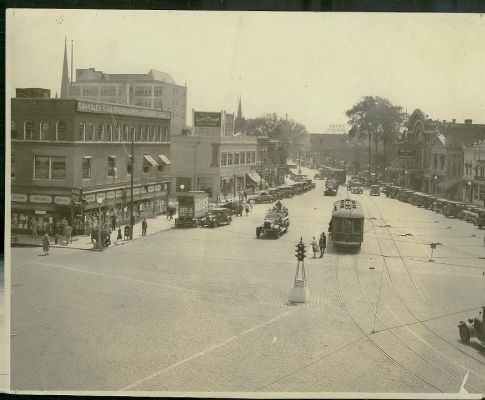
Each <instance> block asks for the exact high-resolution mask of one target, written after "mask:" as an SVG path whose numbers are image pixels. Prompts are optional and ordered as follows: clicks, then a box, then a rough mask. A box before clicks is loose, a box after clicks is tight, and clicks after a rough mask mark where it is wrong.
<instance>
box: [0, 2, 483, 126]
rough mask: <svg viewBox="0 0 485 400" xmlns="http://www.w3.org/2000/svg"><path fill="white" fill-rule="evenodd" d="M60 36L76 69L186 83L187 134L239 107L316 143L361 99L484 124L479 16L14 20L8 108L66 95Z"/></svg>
mask: <svg viewBox="0 0 485 400" xmlns="http://www.w3.org/2000/svg"><path fill="white" fill-rule="evenodd" d="M65 37H67V40H68V44H69V46H68V47H69V49H68V50H69V52H70V41H71V40H72V41H74V70H75V69H76V68H89V67H94V68H96V69H97V70H101V71H103V72H106V73H147V72H148V71H149V70H150V69H152V68H153V69H157V70H160V71H164V72H168V73H169V74H171V75H172V77H173V78H174V79H175V81H176V82H177V83H178V84H180V85H185V84H186V85H187V95H188V99H187V110H188V111H187V114H188V115H187V124H188V125H191V124H192V121H191V110H192V109H196V110H200V111H219V110H223V109H224V110H227V111H228V112H234V111H236V110H237V99H238V97H239V96H241V99H242V111H243V115H244V117H246V118H254V117H257V116H261V115H262V114H264V113H266V112H275V113H277V114H278V115H280V116H282V117H284V116H285V114H288V118H289V119H293V120H295V121H298V122H300V123H302V124H304V125H305V126H306V127H307V130H308V131H309V132H311V133H322V132H326V131H327V128H328V126H329V125H330V124H345V123H347V118H346V117H345V111H346V110H348V109H350V108H351V107H352V106H353V105H354V104H355V103H357V102H358V101H359V100H360V99H361V98H362V97H363V96H381V97H385V98H387V99H389V100H390V101H391V102H392V103H394V104H396V105H400V106H402V107H403V108H404V109H405V110H406V109H407V111H408V112H409V113H411V112H412V111H413V110H414V109H416V108H419V109H421V110H422V111H423V112H424V113H425V114H428V115H429V117H430V118H433V119H440V120H443V119H446V120H452V119H454V118H455V119H457V121H458V122H460V121H461V122H463V120H464V119H465V118H470V119H472V120H473V122H474V123H475V122H477V123H485V39H484V38H485V16H484V15H479V14H415V13H413V14H405V13H400V14H394V13H280V12H278V13H276V12H205V11H199V12H184V11H119V10H111V11H108V10H39V9H37V10H34V9H32V10H26V9H16V10H8V11H7V36H6V41H7V43H6V45H7V60H6V65H7V74H6V78H7V94H6V95H7V98H9V97H13V96H14V95H15V88H17V87H42V88H48V89H51V90H52V95H53V96H55V93H56V92H58V93H60V85H61V73H62V60H63V54H64V38H65ZM70 58H71V56H70V53H69V62H70ZM70 69H71V67H70V66H69V71H70Z"/></svg>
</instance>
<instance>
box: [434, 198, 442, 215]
mask: <svg viewBox="0 0 485 400" xmlns="http://www.w3.org/2000/svg"><path fill="white" fill-rule="evenodd" d="M444 208H445V201H444V200H443V199H436V200H435V201H434V202H433V204H432V205H431V210H433V211H434V212H436V213H438V214H442V213H443V210H444Z"/></svg>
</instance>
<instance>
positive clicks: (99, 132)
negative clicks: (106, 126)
mask: <svg viewBox="0 0 485 400" xmlns="http://www.w3.org/2000/svg"><path fill="white" fill-rule="evenodd" d="M96 140H97V141H98V142H100V141H102V140H103V124H101V123H99V124H98V129H96Z"/></svg>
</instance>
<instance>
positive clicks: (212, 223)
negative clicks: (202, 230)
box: [200, 207, 232, 228]
mask: <svg viewBox="0 0 485 400" xmlns="http://www.w3.org/2000/svg"><path fill="white" fill-rule="evenodd" d="M231 221H232V218H231V211H230V210H229V209H228V208H224V207H217V208H213V209H212V210H210V211H209V212H208V213H207V214H206V215H205V216H203V217H202V218H201V219H200V225H202V226H209V227H212V228H217V227H218V226H219V225H221V224H226V225H230V223H231Z"/></svg>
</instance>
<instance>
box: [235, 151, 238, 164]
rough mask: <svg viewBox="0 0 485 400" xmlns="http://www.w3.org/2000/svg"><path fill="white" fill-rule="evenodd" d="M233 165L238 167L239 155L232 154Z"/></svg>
mask: <svg viewBox="0 0 485 400" xmlns="http://www.w3.org/2000/svg"><path fill="white" fill-rule="evenodd" d="M234 165H239V153H234Z"/></svg>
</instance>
